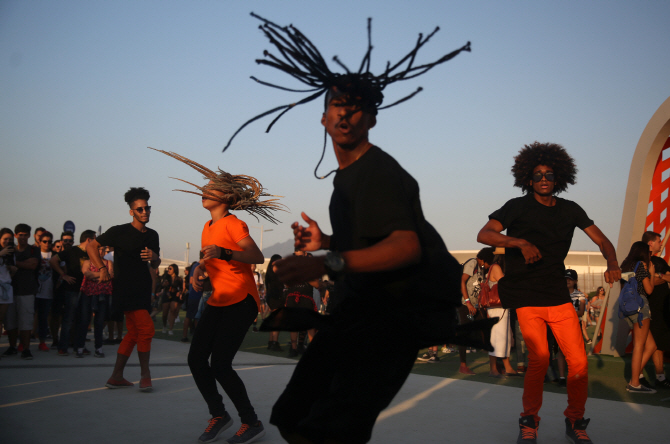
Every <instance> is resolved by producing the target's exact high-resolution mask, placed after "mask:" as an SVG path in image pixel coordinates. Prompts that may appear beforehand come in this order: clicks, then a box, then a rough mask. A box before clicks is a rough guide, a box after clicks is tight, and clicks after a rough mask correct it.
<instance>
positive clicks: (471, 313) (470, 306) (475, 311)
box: [465, 301, 477, 316]
mask: <svg viewBox="0 0 670 444" xmlns="http://www.w3.org/2000/svg"><path fill="white" fill-rule="evenodd" d="M465 306H466V307H468V311H469V312H470V315H471V316H474V315H475V313H477V309H476V308H475V306H474V305H472V303H471V302H470V301H467V302H466V303H465Z"/></svg>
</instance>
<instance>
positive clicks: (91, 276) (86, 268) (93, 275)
mask: <svg viewBox="0 0 670 444" xmlns="http://www.w3.org/2000/svg"><path fill="white" fill-rule="evenodd" d="M90 268H91V261H90V260H85V261H84V263H83V264H81V272H82V273H84V277H85V278H86V279H88V280H90V281H93V282H98V279H100V272H99V271H91V270H90Z"/></svg>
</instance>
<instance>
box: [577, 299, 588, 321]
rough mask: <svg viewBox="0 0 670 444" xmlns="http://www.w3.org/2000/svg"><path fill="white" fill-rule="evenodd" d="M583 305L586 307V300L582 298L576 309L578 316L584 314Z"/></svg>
mask: <svg viewBox="0 0 670 444" xmlns="http://www.w3.org/2000/svg"><path fill="white" fill-rule="evenodd" d="M585 307H586V301H584V300H581V301H579V310H578V311H577V316H579V317H580V318H581V317H582V316H584V309H585Z"/></svg>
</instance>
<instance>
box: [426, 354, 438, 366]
mask: <svg viewBox="0 0 670 444" xmlns="http://www.w3.org/2000/svg"><path fill="white" fill-rule="evenodd" d="M426 362H430V363H433V364H434V363H436V362H440V358H439V357H438V356H437V354H433V355H430V358H428V361H426Z"/></svg>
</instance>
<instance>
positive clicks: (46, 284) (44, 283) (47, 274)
mask: <svg viewBox="0 0 670 444" xmlns="http://www.w3.org/2000/svg"><path fill="white" fill-rule="evenodd" d="M40 254H41V255H42V260H41V261H40V264H39V265H38V266H37V270H38V274H37V282H38V283H39V288H38V289H37V294H35V297H36V298H39V299H53V297H54V281H53V274H52V273H53V272H52V270H51V264H49V259H51V255H52V253H51V252H50V251H47V252H46V253H44V252H40Z"/></svg>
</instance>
